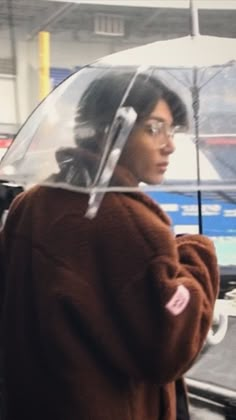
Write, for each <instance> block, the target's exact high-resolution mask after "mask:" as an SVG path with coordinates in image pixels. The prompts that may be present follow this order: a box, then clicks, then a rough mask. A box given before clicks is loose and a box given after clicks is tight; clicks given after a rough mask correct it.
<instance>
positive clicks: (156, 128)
mask: <svg viewBox="0 0 236 420" xmlns="http://www.w3.org/2000/svg"><path fill="white" fill-rule="evenodd" d="M141 126H142V127H143V129H144V132H145V133H146V134H147V135H149V136H150V137H151V138H152V139H154V140H155V141H157V142H158V145H159V147H160V148H164V147H166V145H167V143H168V140H169V139H171V140H173V139H174V137H175V135H176V134H177V133H181V132H184V131H185V130H184V128H183V127H181V126H171V125H169V124H167V123H166V122H165V121H160V120H157V119H155V120H153V121H150V122H143V123H142V124H141Z"/></svg>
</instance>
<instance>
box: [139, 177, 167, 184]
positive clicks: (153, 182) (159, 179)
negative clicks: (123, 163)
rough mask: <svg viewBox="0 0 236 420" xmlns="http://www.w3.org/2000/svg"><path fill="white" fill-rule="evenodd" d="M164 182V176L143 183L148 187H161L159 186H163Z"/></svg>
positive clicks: (151, 178) (148, 179)
mask: <svg viewBox="0 0 236 420" xmlns="http://www.w3.org/2000/svg"><path fill="white" fill-rule="evenodd" d="M163 181H164V177H163V176H156V177H150V178H147V179H145V180H144V181H143V182H144V183H145V184H147V185H159V184H162V182H163Z"/></svg>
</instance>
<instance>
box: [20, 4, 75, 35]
mask: <svg viewBox="0 0 236 420" xmlns="http://www.w3.org/2000/svg"><path fill="white" fill-rule="evenodd" d="M73 7H75V3H67V4H65V5H63V6H62V7H60V8H59V9H58V10H57V11H56V12H55V13H53V14H52V15H51V16H49V17H48V19H46V20H45V21H44V22H43V23H42V24H41V25H39V26H37V27H36V28H34V29H33V30H32V31H31V33H30V34H29V35H28V36H27V41H30V40H32V39H33V38H34V37H35V36H36V35H37V34H38V33H39V32H41V31H44V30H46V29H47V28H48V26H49V25H51V24H52V23H55V22H56V21H57V20H58V19H59V18H61V17H62V16H64V15H65V14H66V13H68V12H69V11H70V10H71V9H72V8H73Z"/></svg>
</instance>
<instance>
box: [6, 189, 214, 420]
mask: <svg viewBox="0 0 236 420" xmlns="http://www.w3.org/2000/svg"><path fill="white" fill-rule="evenodd" d="M87 201H88V197H87V196H86V195H85V194H79V193H75V192H70V191H65V190H61V189H53V188H49V187H36V188H33V189H32V190H30V191H28V192H26V193H23V194H21V195H19V196H18V197H17V198H16V199H15V201H14V203H13V205H12V207H11V209H10V212H9V216H8V219H7V222H6V225H5V229H4V232H2V237H1V240H2V256H1V257H2V261H3V262H4V267H3V271H4V274H3V273H2V277H4V279H5V305H4V309H3V319H4V341H3V342H4V353H5V360H4V366H5V383H6V400H7V420H19V419H24V420H42V419H44V420H67V419H68V420H176V418H177V413H176V411H177V410H176V407H177V405H178V404H177V401H176V396H177V397H181V398H180V400H181V399H182V400H183V398H184V399H185V393H184V385H183V382H182V379H181V377H182V375H183V374H184V373H185V372H186V371H187V370H188V369H189V367H190V366H191V365H192V363H193V362H194V360H195V358H196V356H197V355H198V353H199V351H200V350H201V348H202V346H203V343H204V340H205V338H206V335H207V332H208V329H209V327H210V324H211V320H212V313H213V307H214V302H215V299H216V296H217V293H218V286H219V273H218V268H217V260H216V256H215V250H214V246H213V244H212V242H211V241H210V240H209V239H207V238H206V237H204V236H200V235H188V236H183V237H180V238H177V239H175V237H174V236H173V234H172V232H171V229H170V221H169V219H168V217H167V216H166V214H165V213H164V212H163V211H162V210H161V208H160V207H159V206H158V205H156V204H155V203H154V202H153V201H152V200H151V199H149V198H148V197H146V196H145V195H144V194H142V193H132V194H122V193H107V194H106V196H105V198H104V200H103V203H102V205H101V208H100V209H99V212H98V215H97V216H96V218H95V219H93V220H89V219H87V218H85V217H84V214H85V211H86V208H87ZM2 281H3V278H2ZM180 285H181V286H184V288H185V289H187V290H188V292H189V295H190V300H189V302H188V303H187V305H186V307H185V308H184V309H183V310H182V311H181V313H179V314H178V315H174V314H173V313H172V312H170V311H169V310H168V309H167V305H168V303H169V302H170V301H171V299H172V298H173V296H175V293H176V290H177V289H178V286H180ZM1 290H3V287H1ZM176 390H177V391H178V392H176ZM185 401H186V400H185ZM187 418H188V414H187V410H186V412H185V414H183V415H182V416H181V414H180V413H179V415H178V419H181V420H186V419H187Z"/></svg>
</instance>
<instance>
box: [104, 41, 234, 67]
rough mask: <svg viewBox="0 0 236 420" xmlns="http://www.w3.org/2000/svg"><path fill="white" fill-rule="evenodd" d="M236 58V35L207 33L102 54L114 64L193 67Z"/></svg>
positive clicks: (226, 61)
mask: <svg viewBox="0 0 236 420" xmlns="http://www.w3.org/2000/svg"><path fill="white" fill-rule="evenodd" d="M235 60H236V39H233V38H219V37H211V36H205V35H198V36H195V37H192V36H186V37H182V38H176V39H173V40H169V41H157V42H152V43H150V44H148V45H144V46H141V47H137V48H132V49H129V50H125V51H122V52H118V53H116V54H112V55H109V56H107V57H104V58H102V60H101V61H100V62H101V63H104V64H106V65H112V66H122V65H130V66H141V65H147V66H157V67H159V66H161V67H167V68H175V67H179V68H181V67H182V68H191V67H192V68H193V67H198V68H201V67H209V66H222V65H223V66H224V65H226V64H227V63H230V62H231V61H235Z"/></svg>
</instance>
